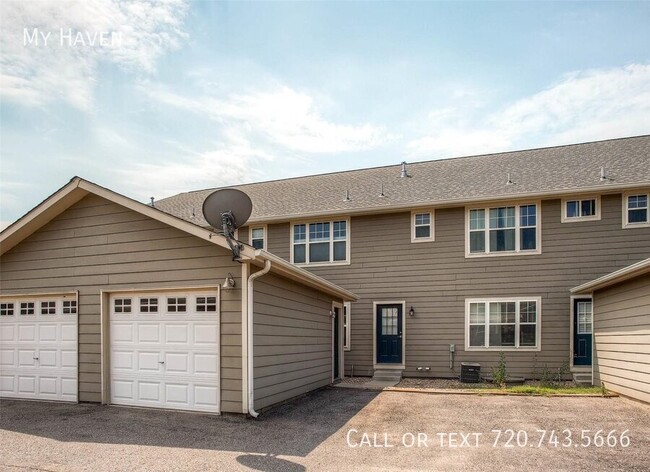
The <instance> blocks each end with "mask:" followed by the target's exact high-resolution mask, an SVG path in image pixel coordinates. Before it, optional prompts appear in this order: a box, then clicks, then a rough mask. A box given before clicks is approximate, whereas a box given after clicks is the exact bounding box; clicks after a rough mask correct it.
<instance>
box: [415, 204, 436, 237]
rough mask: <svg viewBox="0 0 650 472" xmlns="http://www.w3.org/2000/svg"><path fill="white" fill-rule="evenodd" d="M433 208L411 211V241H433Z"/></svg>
mask: <svg viewBox="0 0 650 472" xmlns="http://www.w3.org/2000/svg"><path fill="white" fill-rule="evenodd" d="M433 239H434V236H433V210H432V211H427V212H412V213H411V242H419V241H433Z"/></svg>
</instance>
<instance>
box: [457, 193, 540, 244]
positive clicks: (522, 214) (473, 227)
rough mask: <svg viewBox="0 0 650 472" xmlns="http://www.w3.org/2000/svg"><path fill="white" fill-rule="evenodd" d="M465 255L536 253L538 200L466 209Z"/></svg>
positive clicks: (538, 232)
mask: <svg viewBox="0 0 650 472" xmlns="http://www.w3.org/2000/svg"><path fill="white" fill-rule="evenodd" d="M466 226H467V243H466V254H467V255H468V256H484V255H499V254H520V253H521V254H527V253H528V254H539V253H540V252H541V250H540V248H541V245H540V231H539V229H540V225H539V204H538V203H528V204H524V205H508V206H498V207H488V208H469V209H467V222H466Z"/></svg>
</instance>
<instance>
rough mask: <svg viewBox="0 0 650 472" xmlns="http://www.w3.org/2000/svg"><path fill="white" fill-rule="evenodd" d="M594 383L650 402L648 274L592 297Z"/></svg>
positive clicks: (649, 288)
mask: <svg viewBox="0 0 650 472" xmlns="http://www.w3.org/2000/svg"><path fill="white" fill-rule="evenodd" d="M594 383H595V384H596V385H600V384H601V383H602V384H604V385H605V388H607V389H610V390H612V391H615V392H618V393H621V394H623V395H627V396H630V397H633V398H637V399H639V400H643V401H646V402H650V274H646V275H644V276H640V277H637V278H634V279H631V280H628V281H625V282H622V283H620V284H618V285H615V286H613V287H610V288H607V289H604V290H601V291H597V292H596V293H595V295H594Z"/></svg>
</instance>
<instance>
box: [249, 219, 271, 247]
mask: <svg viewBox="0 0 650 472" xmlns="http://www.w3.org/2000/svg"><path fill="white" fill-rule="evenodd" d="M254 229H261V230H262V231H264V236H263V237H262V250H263V251H266V240H267V239H268V228H267V226H266V225H255V226H249V227H248V244H249V245H251V246H252V245H253V230H254Z"/></svg>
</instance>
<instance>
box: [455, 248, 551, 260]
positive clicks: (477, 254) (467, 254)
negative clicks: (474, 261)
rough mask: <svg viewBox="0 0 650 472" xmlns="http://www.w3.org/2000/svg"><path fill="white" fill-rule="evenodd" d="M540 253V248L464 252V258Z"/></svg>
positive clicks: (535, 254)
mask: <svg viewBox="0 0 650 472" xmlns="http://www.w3.org/2000/svg"><path fill="white" fill-rule="evenodd" d="M541 253H542V250H541V249H538V250H534V251H507V252H505V251H504V252H489V253H485V252H465V258H474V257H507V256H538V255H540V254H541Z"/></svg>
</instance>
